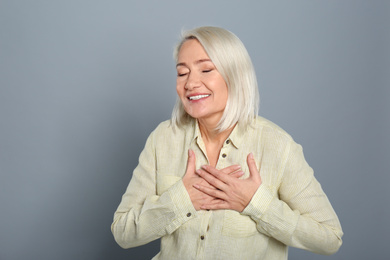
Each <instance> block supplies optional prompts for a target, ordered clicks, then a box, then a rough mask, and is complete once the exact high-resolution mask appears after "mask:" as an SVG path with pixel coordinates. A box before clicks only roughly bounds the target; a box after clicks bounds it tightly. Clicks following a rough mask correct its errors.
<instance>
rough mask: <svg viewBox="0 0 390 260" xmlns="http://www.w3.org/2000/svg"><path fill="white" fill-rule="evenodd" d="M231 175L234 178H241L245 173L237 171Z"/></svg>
mask: <svg viewBox="0 0 390 260" xmlns="http://www.w3.org/2000/svg"><path fill="white" fill-rule="evenodd" d="M229 175H230V176H232V177H234V178H240V177H241V176H243V175H244V172H243V171H236V172H233V173H231V174H229Z"/></svg>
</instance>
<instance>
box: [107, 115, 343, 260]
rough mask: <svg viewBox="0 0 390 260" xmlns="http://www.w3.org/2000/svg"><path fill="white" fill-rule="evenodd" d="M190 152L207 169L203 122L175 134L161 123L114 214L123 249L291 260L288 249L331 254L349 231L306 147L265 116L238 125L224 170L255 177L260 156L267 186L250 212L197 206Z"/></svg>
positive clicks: (222, 161)
mask: <svg viewBox="0 0 390 260" xmlns="http://www.w3.org/2000/svg"><path fill="white" fill-rule="evenodd" d="M188 149H192V150H193V151H194V153H195V156H196V168H197V169H198V168H200V167H201V166H202V165H205V164H208V160H207V155H206V149H205V145H204V142H203V140H202V137H201V134H200V131H199V126H198V123H197V122H196V120H193V122H192V123H190V124H188V125H185V126H183V127H181V128H178V127H176V128H175V129H173V127H172V126H171V124H170V122H169V121H165V122H163V123H161V124H160V125H159V126H158V127H157V128H156V129H155V130H154V131H153V132H152V133H151V134H150V136H149V137H148V139H147V141H146V145H145V148H144V150H143V151H142V153H141V155H140V158H139V164H138V166H137V167H136V169H135V170H134V172H133V176H132V179H131V181H130V183H129V185H128V187H127V190H126V192H125V194H124V195H123V197H122V201H121V202H120V205H119V207H118V208H117V210H116V212H115V214H114V221H113V223H112V226H111V230H112V233H113V235H114V237H115V240H116V241H117V243H118V244H119V245H120V246H122V247H123V248H130V247H136V246H139V245H143V244H146V243H148V242H150V241H153V240H155V239H158V238H161V249H160V250H161V251H160V252H159V253H158V254H157V255H156V256H155V257H154V258H153V259H212V260H216V259H224V260H226V259H272V260H278V259H287V255H288V246H293V247H298V248H302V249H305V250H309V251H312V252H315V253H319V254H331V253H334V252H336V251H337V250H338V249H339V247H340V246H341V243H342V240H341V237H342V235H343V232H342V230H341V226H340V223H339V220H338V218H337V215H336V213H335V212H334V210H333V208H332V206H331V204H330V202H329V200H328V198H327V197H326V195H325V193H324V192H323V190H322V188H321V185H320V184H319V183H318V181H317V180H316V179H315V177H314V175H313V170H312V169H311V168H310V166H309V165H308V164H307V162H306V160H305V158H304V155H303V152H302V147H301V146H300V145H298V144H297V143H295V142H294V140H293V139H292V137H291V136H290V135H289V134H287V133H286V132H285V131H284V130H282V129H281V128H280V127H278V126H277V125H275V124H274V123H272V122H270V121H268V120H266V119H265V118H262V117H257V118H256V119H254V122H253V124H252V125H251V126H250V127H248V128H245V129H244V128H241V127H239V126H238V125H237V126H236V127H235V128H234V130H233V131H232V133H231V134H230V136H229V138H228V139H227V140H226V141H225V143H224V145H223V147H222V149H221V151H220V155H219V159H218V163H217V166H216V167H217V168H218V169H222V168H225V167H227V166H230V165H233V164H239V165H241V167H242V170H243V171H244V172H245V174H244V176H242V177H241V178H247V177H248V176H249V169H248V165H247V163H246V158H247V155H248V154H249V153H251V152H252V153H253V155H254V158H255V161H256V165H257V167H258V169H259V172H260V176H261V179H262V184H261V185H260V187H259V188H258V190H257V191H256V193H255V194H254V196H253V198H252V200H251V201H250V203H249V204H248V206H247V207H246V208H245V209H244V210H243V212H241V213H239V212H236V211H234V210H210V211H206V210H199V211H196V210H195V208H194V207H193V205H192V203H191V200H190V197H189V195H188V193H187V190H186V188H185V187H184V185H183V182H182V178H183V176H184V174H185V172H186V165H187V159H188Z"/></svg>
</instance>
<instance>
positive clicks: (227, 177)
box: [202, 165, 232, 188]
mask: <svg viewBox="0 0 390 260" xmlns="http://www.w3.org/2000/svg"><path fill="white" fill-rule="evenodd" d="M202 170H204V171H206V172H208V173H210V174H212V175H213V176H214V177H215V178H217V179H218V180H220V181H221V182H223V183H229V181H230V180H231V178H232V177H231V176H230V175H227V174H222V173H221V172H220V171H219V170H217V169H215V168H214V167H211V166H210V165H203V166H202ZM218 188H219V187H218Z"/></svg>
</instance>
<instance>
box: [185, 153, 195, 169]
mask: <svg viewBox="0 0 390 260" xmlns="http://www.w3.org/2000/svg"><path fill="white" fill-rule="evenodd" d="M195 162H196V158H195V153H194V151H192V150H191V149H188V160H187V170H186V174H193V173H195V170H196V169H195V168H196V166H195Z"/></svg>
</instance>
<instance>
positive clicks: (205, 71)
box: [202, 69, 212, 73]
mask: <svg viewBox="0 0 390 260" xmlns="http://www.w3.org/2000/svg"><path fill="white" fill-rule="evenodd" d="M211 71H212V69H209V70H202V72H204V73H207V72H211Z"/></svg>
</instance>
